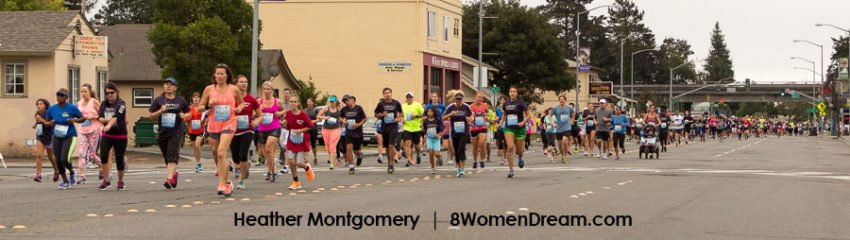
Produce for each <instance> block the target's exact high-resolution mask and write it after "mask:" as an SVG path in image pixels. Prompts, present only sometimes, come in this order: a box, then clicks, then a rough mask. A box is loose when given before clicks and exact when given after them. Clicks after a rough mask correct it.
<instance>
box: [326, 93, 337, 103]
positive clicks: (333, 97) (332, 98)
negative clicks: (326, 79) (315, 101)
mask: <svg viewBox="0 0 850 240" xmlns="http://www.w3.org/2000/svg"><path fill="white" fill-rule="evenodd" d="M336 100H337V99H336V95H331V98H329V99H328V101H331V102H336Z"/></svg>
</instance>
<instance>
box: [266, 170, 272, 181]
mask: <svg viewBox="0 0 850 240" xmlns="http://www.w3.org/2000/svg"><path fill="white" fill-rule="evenodd" d="M271 178H272V172H266V182H268V181H269V180H271Z"/></svg>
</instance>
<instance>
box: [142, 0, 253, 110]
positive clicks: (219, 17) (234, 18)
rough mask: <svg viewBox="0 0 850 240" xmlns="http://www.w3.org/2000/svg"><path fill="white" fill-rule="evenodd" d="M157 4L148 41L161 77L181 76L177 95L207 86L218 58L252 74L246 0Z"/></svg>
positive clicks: (167, 0) (161, 1)
mask: <svg viewBox="0 0 850 240" xmlns="http://www.w3.org/2000/svg"><path fill="white" fill-rule="evenodd" d="M153 6H154V12H153V22H154V23H155V27H154V29H153V30H151V31H150V32H148V40H149V41H150V42H151V43H152V44H153V49H152V51H153V53H154V55H155V59H154V61H155V62H156V64H157V65H159V66H160V67H162V69H163V70H162V76H163V78H164V77H168V76H173V77H175V78H177V79H178V80H179V81H180V88H178V93H179V94H181V95H183V96H188V95H189V94H190V93H192V92H193V91H198V90H200V89H204V87H205V86H206V85H209V84H210V83H211V78H212V73H213V71H214V68H215V66H216V64H218V63H225V64H227V65H228V66H229V67H230V68H231V70H232V71H233V74H234V78H235V75H238V74H244V75H250V70H251V69H250V68H251V31H252V20H253V9H252V8H251V6H250V5H248V4H247V3H246V2H245V1H239V0H231V1H204V0H185V1H172V0H154V1H153ZM261 70H262V69H260V68H258V71H261ZM234 80H235V79H234ZM251 87H256V86H251Z"/></svg>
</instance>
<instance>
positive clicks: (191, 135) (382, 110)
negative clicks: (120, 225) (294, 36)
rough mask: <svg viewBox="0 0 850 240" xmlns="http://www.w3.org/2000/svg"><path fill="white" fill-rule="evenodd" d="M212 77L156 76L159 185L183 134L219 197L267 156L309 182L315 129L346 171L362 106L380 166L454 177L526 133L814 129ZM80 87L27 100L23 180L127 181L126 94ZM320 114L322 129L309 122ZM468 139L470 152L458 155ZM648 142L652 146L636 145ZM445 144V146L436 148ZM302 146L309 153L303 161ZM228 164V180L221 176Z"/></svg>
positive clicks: (593, 144)
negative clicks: (193, 82) (367, 105)
mask: <svg viewBox="0 0 850 240" xmlns="http://www.w3.org/2000/svg"><path fill="white" fill-rule="evenodd" d="M212 82H213V83H212V84H211V85H209V86H207V87H206V88H205V89H203V91H202V92H195V93H193V94H192V97H191V99H190V101H187V100H186V99H184V98H183V97H181V96H178V95H177V94H176V92H177V88H178V86H179V84H178V81H177V79H175V78H171V77H169V78H166V79H165V80H164V81H163V86H162V87H163V89H162V92H163V94H162V95H160V96H157V97H155V98H154V99H153V101H152V104H151V106H150V108H149V109H148V110H149V112H150V115H149V116H150V118H151V119H157V120H158V125H157V126H158V129H157V133H156V138H157V140H158V146H159V149H160V150H161V152H162V157H163V160H164V162H165V165H166V169H167V175H166V176H165V178H166V180H165V182H164V184H163V187H164V188H166V189H176V188H177V184H178V177H179V173H178V172H177V164H178V158H179V157H180V156H179V154H180V146H181V145H182V144H181V143H182V141H185V140H184V139H185V137H186V135H187V134H188V140H189V141H190V143H191V145H192V147H193V149H194V158H195V162H196V166H195V172H201V171H202V170H203V163H202V162H201V151H203V150H202V149H201V146H202V142H204V139H208V140H209V143H210V144H209V146H210V151H211V152H212V153H213V161H214V163H215V167H214V169H215V170H216V171H215V175H216V176H218V184H217V188H216V191H217V194H219V195H225V196H231V194H232V192H233V188H236V189H244V188H246V181H247V179H248V177H249V175H250V171H249V168H250V167H252V165H253V167H260V166H262V165H266V169H267V171H266V174H265V181H267V182H277V181H278V180H279V177H280V176H281V174H291V176H292V181H291V185H290V186H289V189H292V190H295V189H300V188H301V179H299V176H298V169H303V171H304V173H305V175H306V177H307V179H308V180H309V181H313V180H314V179H315V177H316V173H315V172H314V171H313V168H315V167H317V166H318V165H319V162H318V158H317V154H316V143H317V139H318V137H317V136H318V135H319V134H321V136H322V138H321V139H322V141H323V143H324V146H325V149H326V150H327V152H328V156H329V159H328V161H327V163H328V167H329V168H330V169H334V167H347V168H348V173H349V174H355V169H356V167H358V166H360V165H361V163H362V162H363V153H362V152H361V146H362V145H363V137H364V134H363V128H364V126H365V125H366V124H367V122H368V121H367V119H368V118H369V116H373V117H375V119H376V120H375V121H374V122H368V124H374V125H375V127H376V129H377V139H378V157H377V162H378V163H379V164H384V162H386V166H387V173H388V174H392V173H393V172H394V171H395V165H396V164H397V163H399V162H402V163H404V165H405V166H408V167H409V166H415V165H420V164H422V163H421V162H422V160H421V159H422V158H423V157H426V158H427V161H428V163H427V164H428V166H430V169H431V173H432V174H435V173H436V167H437V166H442V165H444V164H446V165H452V166H455V167H456V168H457V176H458V177H464V176H465V175H466V169H467V168H468V165H467V164H466V163H467V161H468V160H471V161H472V169H478V168H485V166H486V165H489V164H490V159H491V149H492V148H493V147H492V145H495V152H496V154H495V155H497V156H498V158H499V160H500V161H499V165H500V166H505V165H506V166H507V167H508V169H509V171H508V175H507V177H508V178H513V177H514V176H515V172H514V167H515V166H516V167H519V168H523V167H524V165H525V160H526V159H525V158H524V152H526V151H531V145H532V142H536V140H534V141H533V140H532V138H533V137H532V134H533V133H535V132H536V133H538V135H536V136H539V138H537V139H538V140H540V141H542V142H543V144H542V146H543V153H544V154H545V155H546V156H547V157H548V159H549V161H551V162H553V163H554V162H557V161H558V160H560V162H561V163H563V164H566V163H567V159H568V156H570V155H579V154H583V155H584V156H588V157H597V158H605V159H607V158H608V157H609V156H613V157H614V158H616V159H620V157H621V155H622V154H625V153H626V148H625V147H626V145H625V143H626V142H629V141H634V142H635V143H636V145H637V146H639V147H640V149H641V154H644V152H645V153H646V156H647V157H650V158H651V157H658V155H659V154H660V152H666V151H667V147H668V146H670V145H675V146H678V145H680V144H689V143H693V142H705V141H706V140H709V139H710V140H715V139H716V140H717V141H720V142H723V141H730V140H732V139H735V138H737V140H742V139H743V140H746V139H748V138H750V137H756V138H759V137H767V136H776V137H781V136H804V135H808V133H809V132H810V130H811V129H812V128H819V127H818V126H812V125H808V124H806V123H795V122H783V121H780V120H777V119H765V118H760V117H751V116H743V117H735V116H727V115H724V114H717V113H714V114H709V113H699V114H691V113H690V112H688V111H685V112H683V113H668V112H667V109H660V110H659V109H657V108H656V107H655V106H650V107H649V111H647V112H646V113H643V114H638V115H636V116H627V114H626V113H625V112H624V111H623V109H622V108H620V107H614V106H612V104H610V103H608V102H607V101H606V100H605V99H600V100H599V102H597V103H591V104H588V106H587V107H586V108H584V109H582V110H581V111H576V108H575V105H574V103H568V102H567V98H566V96H559V98H558V104H556V105H555V106H552V107H549V108H548V109H545V110H544V111H542V112H540V113H539V114H537V116H536V117H534V116H533V115H532V110H531V109H530V108H529V106H528V105H527V104H526V103H525V102H524V101H523V100H522V99H521V96H522V95H523V94H526V93H525V90H524V89H521V88H517V87H510V88H509V94H508V95H507V96H501V97H500V98H499V99H498V102H497V104H496V106H493V104H491V103H490V102H489V101H487V100H486V99H485V98H484V95H483V94H482V93H480V92H479V93H477V94H476V95H475V101H474V102H473V103H471V104H468V103H465V102H464V101H463V99H464V95H463V93H462V92H461V91H459V90H452V91H449V92H448V94H446V99H441V98H440V96H439V95H437V94H432V95H431V96H429V98H428V100H429V103H428V104H426V105H424V106H423V104H421V103H419V102H416V101H415V100H414V99H415V96H414V94H413V93H411V92H407V93H405V94H404V100H402V101H401V102H399V101H398V100H396V99H394V98H393V90H392V89H390V88H384V89H383V90H382V91H381V94H382V98H381V99H380V101H379V103H378V104H377V106H375V108H374V111H372V112H370V114H369V115H367V113H366V111H365V110H364V109H363V107H361V106H360V105H358V104H357V98H356V97H355V96H351V95H348V94H346V95H343V96H342V97H338V96H336V95H331V96H330V97H329V99H328V101H327V105H326V106H324V107H317V106H316V105H315V102H314V101H313V99H300V98H299V97H297V96H296V95H295V94H293V92H292V91H291V90H290V89H284V90H283V91H282V93H283V95H282V97H281V98H276V97H274V96H273V92H274V88H273V87H272V84H271V83H270V82H264V83H263V84H262V88H261V96H257V97H254V96H251V94H250V93H248V79H247V77H245V76H244V75H236V76H234V75H233V73H232V72H231V70H230V68H229V67H228V66H227V65H225V64H219V65H217V66H215V68H214V72H213V75H212ZM79 95H80V96H81V98H82V99H81V100H80V101H79V102H77V103H76V104H72V103H69V102H67V101H68V99H69V97H70V96H71V92H69V90H68V89H65V88H62V89H59V90H58V91H57V92H56V104H53V105H51V104H50V101H48V100H47V99H39V100H37V101H36V103H35V105H36V114H35V124H34V125H33V128H34V129H35V130H36V136H37V139H38V148H37V152H36V153H37V154H36V175H35V177H34V179H33V180H34V181H36V182H41V181H42V175H41V169H42V158H43V156H44V155H45V153H46V155H47V158H48V159H49V160H50V162H51V164H52V166H53V170H54V174H53V181H54V182H58V181H60V180H61V183H60V184H59V188H60V189H67V188H69V187H71V186H72V185H75V184H85V183H87V179H86V177H85V176H86V173H85V171H86V168H92V169H95V168H97V169H98V179H99V180H100V181H101V183H100V185H99V186H98V189H100V190H106V189H108V188H110V187H111V186H112V182H113V180H114V177H113V174H112V173H111V169H112V164H115V165H116V169H117V174H116V175H117V183H116V185H117V189H118V190H125V189H126V186H125V183H124V173H125V172H126V170H127V163H126V158H125V157H124V154H125V151H126V149H127V145H128V140H127V134H128V129H127V119H126V110H127V109H126V108H127V106H126V103H125V102H124V101H123V100H122V98H121V96H120V93H119V91H118V88H117V86H116V85H115V84H114V83H108V84H107V85H106V86H105V95H106V96H103V98H101V99H98V98H97V96H95V95H94V91H93V89H92V87H91V86H90V85H88V84H83V85H82V86H81V88H80V92H79ZM302 101H304V102H305V103H306V104H305V105H306V107H303V106H304V105H302ZM319 123H321V131H319V130H318V129H317V125H319ZM821 130H822V129H817V131H821ZM470 143H471V144H470ZM656 143H657V144H656ZM468 144H469V145H471V157H470V156H468V155H467V153H468V152H469V151H467V145H468ZM649 144H655V145H657V146H655V145H653V146H652V147H653V148H646V149H644V146H647V147H649ZM252 145H253V147H254V149H257V152H258V155H259V156H258V158H257V159H256V160H254V159H250V158H249V149H251V147H252ZM651 149H654V150H651ZM444 150H445V151H446V153H442V151H444ZM644 150H646V151H644ZM98 151H99V152H98ZM228 152H229V153H230V154H228ZM311 153H312V156H313V161H312V163H311V162H310V161H309V160H308V157H309V156H310V155H311ZM72 156H78V159H79V160H78V169H79V170H78V172H75V171H74V167H73V165H72V163H71V161H70V160H71V157H72ZM444 159H445V160H444ZM278 166H280V167H279V168H278ZM77 173H78V174H77ZM231 173H232V174H233V175H234V180H233V181H231V179H230V177H229V175H230V174H231ZM234 181H235V182H236V184H233V182H234Z"/></svg>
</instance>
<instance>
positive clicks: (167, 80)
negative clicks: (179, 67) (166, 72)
mask: <svg viewBox="0 0 850 240" xmlns="http://www.w3.org/2000/svg"><path fill="white" fill-rule="evenodd" d="M165 82H171V83H173V84H174V85H175V86H177V79H175V78H174V77H167V78H165Z"/></svg>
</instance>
